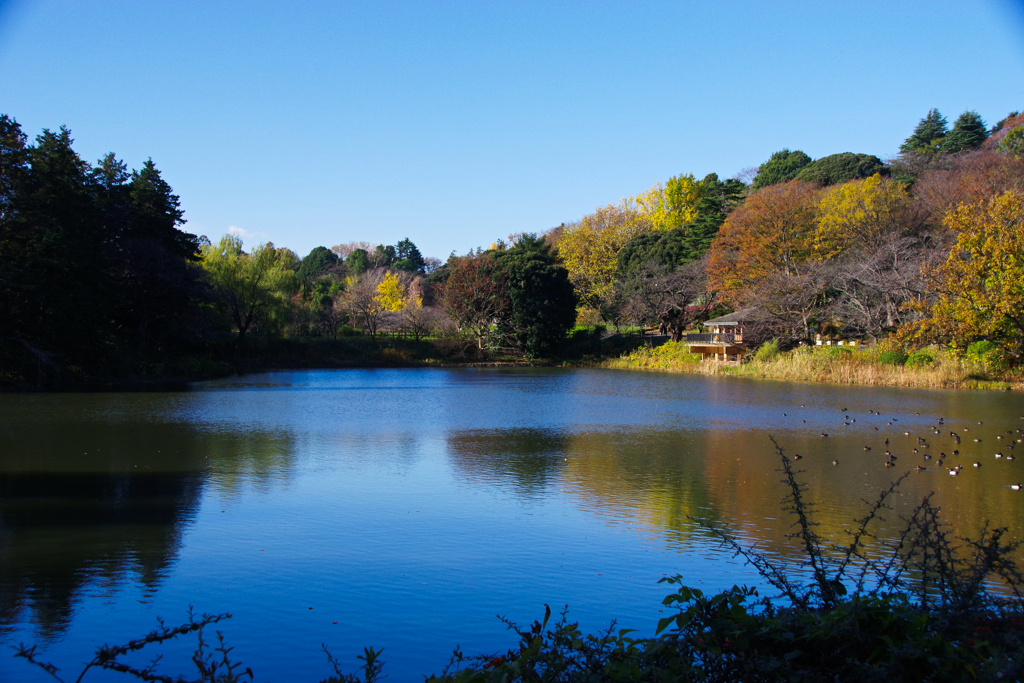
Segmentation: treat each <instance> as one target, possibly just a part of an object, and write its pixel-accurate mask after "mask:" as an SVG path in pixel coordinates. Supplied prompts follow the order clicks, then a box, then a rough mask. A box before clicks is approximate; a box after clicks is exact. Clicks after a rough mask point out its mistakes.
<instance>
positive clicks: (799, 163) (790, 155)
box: [753, 149, 811, 189]
mask: <svg viewBox="0 0 1024 683" xmlns="http://www.w3.org/2000/svg"><path fill="white" fill-rule="evenodd" d="M809 163H811V158H810V157H809V156H807V155H806V154H804V153H803V152H801V151H800V150H796V151H793V152H790V151H789V149H780V150H779V151H778V152H775V154H772V155H771V157H769V159H768V161H766V162H764V163H763V164H761V165H760V166H758V167H757V175H756V176H755V177H754V183H753V185H754V189H760V188H762V187H767V186H769V185H777V184H779V183H784V182H787V181H789V180H793V178H795V177H796V174H797V173H799V172H800V169H802V168H803V167H804V166H806V165H808V164H809Z"/></svg>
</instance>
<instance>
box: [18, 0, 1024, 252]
mask: <svg viewBox="0 0 1024 683" xmlns="http://www.w3.org/2000/svg"><path fill="white" fill-rule="evenodd" d="M931 107H938V108H939V109H940V111H942V113H943V114H945V115H946V117H947V118H948V119H949V120H950V122H952V121H953V119H955V118H956V116H957V115H959V114H960V113H961V112H963V111H964V110H966V109H974V110H976V111H978V112H979V113H980V114H981V115H982V116H983V117H984V119H985V120H986V122H988V123H990V124H991V123H994V122H995V121H997V120H999V119H1000V118H1002V117H1003V116H1005V115H1006V114H1007V113H1008V112H1009V111H1011V110H1016V109H1024V9H1022V3H1021V1H1020V0H1017V1H1015V2H1010V1H1008V0H1001V1H1000V0H984V1H982V0H977V1H972V0H958V1H956V2H941V1H936V0H927V1H914V2H902V1H898V0H889V1H884V2H821V1H820V0H818V1H815V2H764V1H763V0H756V1H751V2H710V1H709V2H681V1H680V2H663V1H657V0H651V1H629V2H627V1H622V2H600V1H595V2H555V1H554V0H551V1H549V2H529V1H516V2H497V1H483V0H481V1H477V2H427V1H419V2H406V1H401V0H389V1H387V2H362V1H358V2H289V3H280V2H260V1H246V2H214V1H212V0H205V1H201V2H200V1H195V2H192V1H188V0H178V1H174V2H171V1H167V2H146V1H128V0H123V1H119V2H118V1H107V0H89V1H87V2H82V1H80V0H77V1H59V0H54V1H50V0H36V1H31V2H30V1H25V2H4V0H0V113H7V114H10V115H12V116H14V117H15V118H16V119H17V120H18V121H19V122H20V123H21V124H22V126H23V128H24V129H25V131H26V133H28V134H29V135H30V136H35V135H36V134H38V133H39V132H40V131H41V130H42V129H43V128H51V129H54V128H57V127H59V126H61V125H67V126H68V127H69V128H70V129H71V131H72V134H73V136H74V138H75V140H76V144H75V147H76V149H77V150H78V151H79V153H80V154H82V156H84V157H85V158H86V159H88V160H90V161H95V160H96V159H98V158H99V157H100V156H102V155H103V154H104V153H106V152H108V151H113V152H116V153H117V155H118V156H119V157H121V158H122V159H124V160H125V161H126V162H127V163H128V165H129V166H131V167H138V166H140V165H141V164H142V163H143V162H144V161H145V160H146V158H147V157H152V158H153V160H154V161H155V162H156V164H157V167H158V168H160V169H161V171H162V172H163V174H164V177H165V179H166V180H167V181H168V182H169V183H170V184H171V185H172V186H173V187H174V189H175V191H176V192H177V193H178V194H179V195H181V201H182V206H183V208H184V209H185V215H186V218H187V220H188V224H187V225H186V226H185V228H186V229H187V230H189V231H191V232H195V233H197V234H206V235H209V236H210V237H211V238H213V239H214V240H216V239H217V238H218V237H220V236H221V235H222V234H224V233H225V232H226V231H227V230H228V229H229V228H232V227H233V228H236V229H239V230H242V231H245V233H243V234H247V235H251V237H247V238H246V244H247V245H249V246H252V245H254V244H255V243H256V242H259V241H265V240H271V241H273V242H274V243H275V244H276V245H278V246H286V247H290V248H292V249H294V250H295V251H297V252H298V253H299V254H300V255H305V254H306V253H308V252H309V250H310V249H312V248H313V247H315V246H318V245H324V246H328V247H330V246H331V245H334V244H337V243H339V242H347V241H350V240H367V241H377V242H384V243H390V244H393V243H394V242H396V241H398V240H400V239H402V238H403V237H409V238H411V239H412V240H413V241H414V242H415V243H416V244H417V245H419V247H420V249H421V250H422V251H423V253H424V254H425V255H427V256H437V257H440V258H442V259H443V258H445V257H446V256H447V255H448V253H449V252H451V251H452V250H456V251H458V252H459V253H464V252H465V251H467V250H468V249H470V248H472V247H475V246H478V245H482V246H487V245H488V244H489V243H490V242H492V241H493V240H494V239H495V238H498V237H504V236H505V235H507V234H508V233H511V232H518V231H528V232H539V231H543V230H545V229H547V228H549V227H552V226H555V225H558V224H559V223H562V222H569V221H573V220H576V219H578V218H579V217H580V216H582V215H583V214H585V213H588V212H590V211H593V210H594V209H595V208H596V207H597V206H599V205H603V204H607V203H610V202H615V201H617V200H618V199H619V198H620V197H623V196H626V195H630V194H635V193H637V192H639V191H641V190H644V189H647V188H649V187H650V186H651V185H652V184H653V183H655V182H656V181H664V180H666V179H668V178H669V177H671V176H673V175H677V174H679V173H694V174H695V175H696V176H698V177H702V176H703V175H705V174H707V173H710V172H716V173H718V174H719V175H720V176H722V177H730V176H733V175H735V174H736V173H738V172H739V171H741V170H742V169H744V168H746V167H750V166H757V165H758V164H759V163H761V162H762V161H764V160H765V159H767V158H768V156H769V155H770V154H771V153H772V152H774V151H776V150H778V149H781V148H783V147H789V148H791V149H802V150H804V151H805V152H807V153H808V154H810V155H811V156H812V157H815V158H817V157H820V156H825V155H827V154H833V153H836V152H846V151H851V152H866V153H870V154H876V155H878V156H880V157H882V158H887V157H889V156H891V155H893V154H894V153H895V152H896V150H897V148H898V147H899V144H900V143H901V142H902V141H903V139H904V138H906V137H907V136H908V135H909V134H910V132H911V131H912V129H913V127H914V126H915V125H916V123H917V121H918V120H919V119H920V118H921V117H923V116H924V115H925V113H926V112H927V111H928V109H929V108H931Z"/></svg>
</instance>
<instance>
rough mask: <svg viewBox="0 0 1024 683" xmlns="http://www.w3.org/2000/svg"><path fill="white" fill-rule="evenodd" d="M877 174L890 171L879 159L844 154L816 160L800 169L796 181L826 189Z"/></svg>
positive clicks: (867, 155)
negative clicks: (815, 184)
mask: <svg viewBox="0 0 1024 683" xmlns="http://www.w3.org/2000/svg"><path fill="white" fill-rule="evenodd" d="M876 173H881V174H883V175H887V174H888V169H887V168H886V166H885V164H884V163H882V160H881V159H879V158H878V157H876V156H874V155H872V154H853V153H852V152H842V153H840V154H832V155H829V156H827V157H822V158H820V159H816V160H815V161H813V162H811V163H810V164H808V165H806V166H804V167H803V168H802V169H800V172H799V173H797V174H796V176H795V179H796V180H802V181H803V182H805V183H817V184H818V185H821V186H822V187H825V186H827V185H838V184H839V183H845V182H848V181H850V180H862V179H864V178H870V177H871V176H873V175H875V174H876Z"/></svg>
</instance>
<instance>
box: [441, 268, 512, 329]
mask: <svg viewBox="0 0 1024 683" xmlns="http://www.w3.org/2000/svg"><path fill="white" fill-rule="evenodd" d="M441 292H442V294H441V307H442V308H443V309H444V311H445V313H447V314H448V316H449V317H451V319H452V320H454V321H455V323H456V324H457V325H458V326H459V327H460V328H462V329H463V330H466V331H468V332H469V333H470V334H472V335H473V337H474V338H475V339H476V343H477V348H478V349H483V348H484V345H485V342H486V341H487V340H488V339H489V338H490V337H491V335H492V328H494V326H495V325H496V323H497V322H498V321H499V320H501V319H502V318H504V317H505V316H506V315H507V313H508V310H509V307H510V306H511V302H510V301H509V297H508V286H507V280H506V277H505V275H504V274H503V273H502V272H501V267H500V266H499V265H498V264H497V263H496V262H495V260H494V259H492V258H490V257H486V256H480V257H474V258H469V257H464V258H462V259H459V260H457V261H455V262H454V263H451V262H450V274H449V276H448V280H447V281H446V282H445V284H444V285H443V286H441Z"/></svg>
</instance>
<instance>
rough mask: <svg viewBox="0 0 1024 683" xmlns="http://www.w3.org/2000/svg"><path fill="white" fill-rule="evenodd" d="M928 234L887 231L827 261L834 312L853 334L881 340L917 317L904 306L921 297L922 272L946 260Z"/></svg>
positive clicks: (923, 288) (923, 292)
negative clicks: (913, 234) (838, 257)
mask: <svg viewBox="0 0 1024 683" xmlns="http://www.w3.org/2000/svg"><path fill="white" fill-rule="evenodd" d="M946 253H947V252H945V250H943V249H942V247H941V246H938V245H937V244H936V243H935V242H934V241H933V240H931V239H929V238H928V237H927V236H905V235H901V234H899V233H898V232H890V233H887V234H884V235H883V236H881V238H880V239H879V240H875V241H874V242H873V244H871V245H868V244H857V245H853V246H852V248H851V249H849V250H848V251H846V252H844V254H843V257H842V258H840V259H836V260H833V261H830V262H827V264H826V265H827V267H828V272H827V274H826V275H827V278H828V287H829V289H830V290H831V292H832V294H833V297H832V302H831V303H832V313H833V314H834V316H835V317H836V318H837V319H839V320H841V321H842V323H843V327H844V328H845V329H846V330H847V331H849V332H850V333H851V334H854V335H857V336H860V335H867V336H869V337H871V338H872V339H875V340H877V339H879V338H881V337H882V335H883V334H885V333H888V332H892V331H894V330H895V329H896V328H897V327H898V326H899V325H903V324H906V323H909V322H911V321H913V320H916V319H917V314H916V313H915V312H914V310H912V309H911V308H910V307H908V305H907V304H908V303H910V302H913V301H915V300H919V299H920V298H921V297H922V296H924V295H925V282H924V277H923V276H922V271H923V270H924V269H926V268H927V266H928V265H929V264H931V263H933V262H935V261H938V260H941V259H942V258H944V256H945V254H946Z"/></svg>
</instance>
